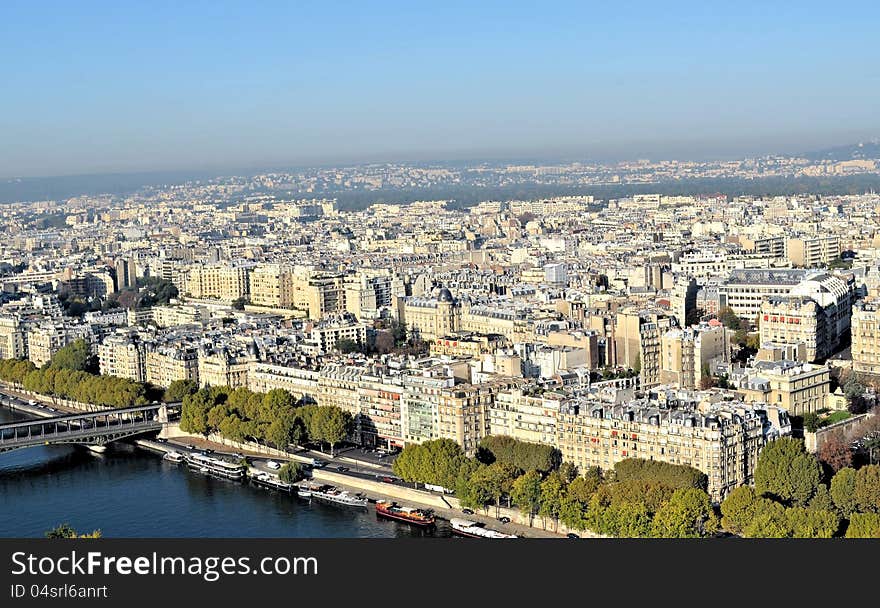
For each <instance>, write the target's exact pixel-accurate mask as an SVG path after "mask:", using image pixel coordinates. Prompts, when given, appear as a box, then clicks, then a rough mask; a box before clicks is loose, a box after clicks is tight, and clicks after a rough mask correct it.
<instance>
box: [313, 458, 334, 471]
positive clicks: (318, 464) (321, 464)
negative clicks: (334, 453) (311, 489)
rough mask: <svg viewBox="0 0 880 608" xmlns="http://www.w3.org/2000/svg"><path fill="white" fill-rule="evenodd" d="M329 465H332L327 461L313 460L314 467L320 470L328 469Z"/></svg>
mask: <svg viewBox="0 0 880 608" xmlns="http://www.w3.org/2000/svg"><path fill="white" fill-rule="evenodd" d="M328 464H330V463H329V462H327V461H326V460H320V459H318V458H314V459H312V466H313V467H315V468H318V469H320V468H321V467H326V466H327V465H328Z"/></svg>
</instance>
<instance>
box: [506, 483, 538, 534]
mask: <svg viewBox="0 0 880 608" xmlns="http://www.w3.org/2000/svg"><path fill="white" fill-rule="evenodd" d="M510 495H511V498H512V499H513V502H514V503H515V504H516V505H517V506H518V507H519V510H520V511H521V512H522V514H523V515H526V516H528V518H529V525H531V524H532V518H533V517H534V516H535V515H537V513H538V509H539V508H540V507H541V474H540V473H538V471H535V470H531V471H529V472H528V473H525V474H524V475H520V476H519V477H518V478H517V479H516V481H514V482H513V488H512V489H511V492H510Z"/></svg>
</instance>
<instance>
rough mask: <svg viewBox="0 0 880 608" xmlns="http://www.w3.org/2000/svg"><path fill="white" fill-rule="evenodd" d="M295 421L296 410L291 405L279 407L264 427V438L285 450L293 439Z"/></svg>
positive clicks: (295, 426)
mask: <svg viewBox="0 0 880 608" xmlns="http://www.w3.org/2000/svg"><path fill="white" fill-rule="evenodd" d="M296 422H297V416H296V411H295V410H294V409H293V408H292V407H288V408H280V409H279V410H278V411H277V412H275V414H274V416H273V419H272V422H270V423H269V426H268V427H267V429H266V440H267V441H269V442H271V443H272V445H274V446H275V447H276V448H277V449H279V450H284V451H286V450H287V446H288V445H289V444H290V443H292V442H293V440H294V439H295V436H294V435H295V434H294V430H295V429H296V428H297V424H296Z"/></svg>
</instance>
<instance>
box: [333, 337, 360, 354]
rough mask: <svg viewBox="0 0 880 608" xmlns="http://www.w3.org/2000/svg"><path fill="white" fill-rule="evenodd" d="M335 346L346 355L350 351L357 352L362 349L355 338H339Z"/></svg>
mask: <svg viewBox="0 0 880 608" xmlns="http://www.w3.org/2000/svg"><path fill="white" fill-rule="evenodd" d="M335 348H336V350H338V351H339V352H341V353H342V354H344V355H347V354H349V353H357V352H360V351H361V350H362V349H361V345H360V344H358V343H357V342H355V341H354V340H349V339H348V338H342V339H341V340H337V341H336V345H335Z"/></svg>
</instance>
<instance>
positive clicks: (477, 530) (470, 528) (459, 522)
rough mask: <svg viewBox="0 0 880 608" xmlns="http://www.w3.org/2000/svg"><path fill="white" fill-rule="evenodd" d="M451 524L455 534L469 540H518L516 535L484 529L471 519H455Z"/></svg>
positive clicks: (451, 520) (450, 521)
mask: <svg viewBox="0 0 880 608" xmlns="http://www.w3.org/2000/svg"><path fill="white" fill-rule="evenodd" d="M449 523H450V524H452V531H453V532H454V533H455V534H459V535H461V536H467V537H469V538H518V537H517V536H516V535H515V534H505V533H504V532H499V531H498V530H492V529H491V528H486V527H484V526H483V524H481V523H479V522H476V521H471V520H469V519H460V518H457V517H453V518H452V519H450V520H449Z"/></svg>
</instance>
